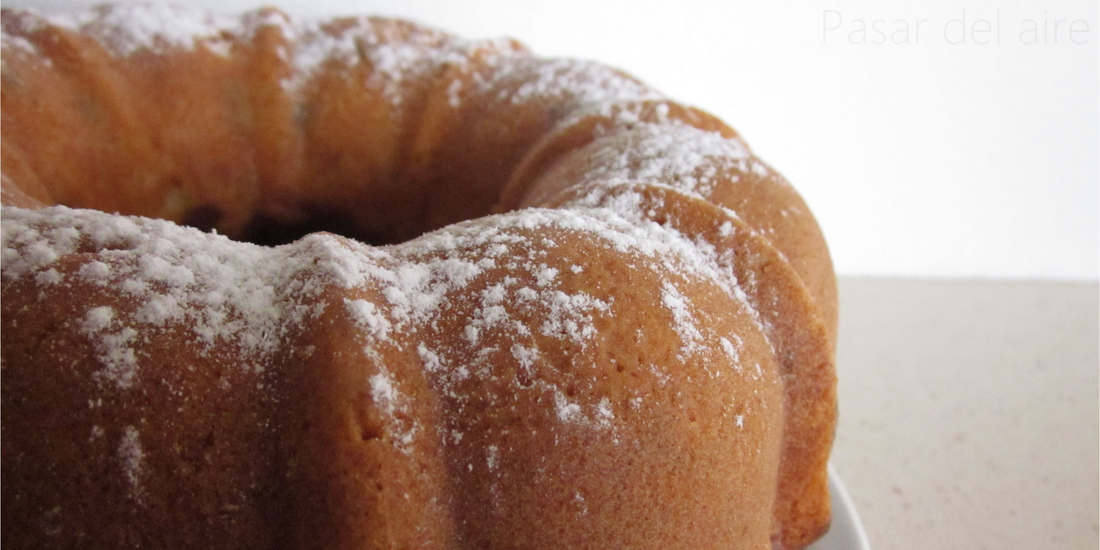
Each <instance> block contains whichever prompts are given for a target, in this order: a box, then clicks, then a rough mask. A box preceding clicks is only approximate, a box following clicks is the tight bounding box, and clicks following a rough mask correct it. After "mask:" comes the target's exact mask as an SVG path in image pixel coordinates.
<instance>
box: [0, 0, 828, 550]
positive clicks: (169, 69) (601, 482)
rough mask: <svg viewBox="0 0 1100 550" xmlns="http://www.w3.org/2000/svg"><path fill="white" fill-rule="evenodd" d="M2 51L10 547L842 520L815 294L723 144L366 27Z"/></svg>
mask: <svg viewBox="0 0 1100 550" xmlns="http://www.w3.org/2000/svg"><path fill="white" fill-rule="evenodd" d="M2 55H3V81H2V88H0V92H2V97H3V98H2V115H3V122H4V131H3V133H2V134H0V139H2V148H0V151H2V155H3V156H2V162H0V171H2V174H3V178H2V182H0V199H2V202H3V205H4V206H3V210H2V212H0V224H2V246H3V248H2V251H3V262H2V265H0V283H2V292H3V295H2V300H0V310H2V311H0V313H2V316H0V327H2V331H3V338H2V340H0V364H2V366H3V376H2V377H0V385H2V392H0V396H2V401H0V415H2V417H3V430H2V432H0V437H2V449H3V452H2V461H0V462H2V464H0V470H2V479H3V490H2V500H3V502H2V510H0V514H2V516H3V518H2V520H3V524H4V527H5V529H4V530H3V532H2V534H0V537H2V539H3V543H4V544H5V545H9V544H10V545H12V547H13V548H65V547H89V548H96V547H111V548H137V547H158V548H196V547H204V548H279V547H293V548H533V549H534V548H537V549H547V548H579V547H590V548H754V549H759V548H768V547H770V548H776V549H786V548H792V549H794V548H803V547H805V546H807V545H808V544H810V543H811V542H812V541H813V540H815V539H816V538H817V537H819V536H820V535H821V534H823V532H824V531H825V529H826V528H827V526H828V522H829V513H830V512H829V501H828V492H827V480H826V477H825V476H826V470H825V467H826V461H827V459H828V453H829V449H830V446H831V442H832V437H833V429H834V425H835V421H836V411H835V402H836V394H835V391H836V390H835V387H836V385H835V384H836V382H835V369H834V348H835V341H836V290H835V277H834V275H833V271H832V265H831V263H830V260H829V255H828V251H827V248H826V246H825V242H824V239H823V238H822V235H821V232H820V230H819V229H818V226H817V224H816V222H815V221H814V219H813V216H812V214H811V213H810V211H809V209H808V207H807V206H806V205H805V203H804V202H803V201H802V199H801V198H800V197H799V196H798V195H797V193H796V192H795V191H794V190H793V188H791V186H790V185H789V184H788V183H787V182H786V181H785V180H784V179H783V178H782V176H780V175H779V174H778V173H777V172H775V171H774V170H773V169H772V168H771V167H769V166H767V165H766V164H764V163H763V162H761V161H760V160H759V159H758V158H757V157H756V156H755V155H754V154H753V153H752V151H751V150H750V149H749V147H748V146H747V145H746V144H745V142H744V140H743V139H742V138H741V137H740V136H739V135H738V134H737V133H736V132H735V131H733V130H732V129H730V128H729V127H728V126H726V125H725V124H724V123H722V122H721V121H719V120H718V119H716V118H715V117H713V116H711V115H709V114H707V113H705V112H703V111H700V110H698V109H694V108H690V107H686V106H683V105H680V104H678V103H675V102H673V101H671V100H669V99H667V98H665V97H664V96H662V95H661V94H660V93H659V92H657V91H655V90H653V89H652V88H650V87H649V86H647V85H645V84H644V83H642V82H639V81H638V80H637V79H635V78H633V77H631V76H629V75H627V74H625V73H623V72H621V71H619V70H616V69H613V68H609V67H606V66H603V65H599V64H596V63H591V62H582V61H574V60H558V59H543V58H539V57H536V56H534V55H532V54H531V53H530V52H529V51H527V49H526V48H524V47H523V46H522V45H520V44H519V43H517V42H515V41H513V40H490V41H469V40H464V39H460V38H458V37H455V36H453V35H450V34H448V33H445V32H442V31H438V30H434V29H429V28H425V27H422V26H419V25H416V24H413V23H409V22H405V21H398V20H392V19H383V18H368V17H358V18H344V19H335V20H330V21H319V22H313V21H292V20H291V19H290V18H289V17H288V16H286V15H285V14H283V13H281V12H279V11H278V10H274V9H264V10H259V11H255V12H250V13H247V14H244V15H241V16H239V17H229V18H226V17H221V16H214V15H211V14H207V13H203V12H196V11H190V10H186V9H182V8H159V7H148V6H102V7H97V8H94V9H92V10H89V11H86V12H79V13H73V14H68V15H60V16H51V17H45V16H41V15H38V14H35V13H33V12H28V11H22V10H11V9H4V10H3V54H2ZM334 232H337V233H339V235H337V234H335V233H334Z"/></svg>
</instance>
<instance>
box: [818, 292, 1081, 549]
mask: <svg viewBox="0 0 1100 550" xmlns="http://www.w3.org/2000/svg"><path fill="white" fill-rule="evenodd" d="M840 302H841V322H840V342H839V349H838V351H837V365H838V367H837V368H838V373H839V376H840V389H839V392H840V398H839V399H840V424H839V427H838V429H837V440H836V446H835V448H834V451H833V455H832V463H833V465H834V467H835V468H836V470H837V472H838V473H839V475H840V477H841V479H843V481H844V484H845V486H846V487H847V488H848V491H849V492H850V493H851V496H852V499H853V501H854V502H855V507H856V509H857V510H858V511H859V514H860V515H861V517H862V520H863V524H864V526H865V528H866V531H867V534H868V537H869V539H870V543H871V547H872V548H874V549H875V550H889V549H907V548H914V549H928V548H944V549H947V548H950V549H956V548H960V549H961V548H966V549H980V548H989V549H1006V550H1012V549H1028V550H1032V549H1039V548H1086V549H1095V548H1097V547H1098V537H1100V534H1098V533H1100V527H1098V516H1100V504H1098V503H1100V491H1098V471H1100V462H1098V456H1097V455H1098V449H1100V442H1098V437H1100V435H1098V434H1100V420H1098V419H1100V406H1098V395H1100V386H1098V376H1097V375H1098V372H1100V357H1098V350H1100V326H1098V325H1100V304H1098V285H1096V284H1094V283H1093V284H1063V283H1024V282H1021V283H1015V282H1013V283H1006V282H979V281H952V280H943V281H917V280H904V279H842V280H841V282H840Z"/></svg>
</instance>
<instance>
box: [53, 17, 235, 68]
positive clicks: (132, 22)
mask: <svg viewBox="0 0 1100 550" xmlns="http://www.w3.org/2000/svg"><path fill="white" fill-rule="evenodd" d="M48 21H49V23H50V24H52V25H56V26H58V27H62V28H66V29H70V30H73V31H77V32H81V33H84V34H87V35H89V36H92V37H94V38H95V39H96V40H98V41H99V42H100V43H102V44H103V45H104V46H106V47H107V49H108V50H109V51H111V52H112V53H113V54H114V55H116V56H119V57H126V56H129V55H133V54H134V53H137V52H139V51H146V50H148V51H152V52H155V53H162V52H164V51H165V50H169V49H183V50H192V49H194V48H195V47H196V45H198V44H202V45H203V46H205V47H206V48H207V49H208V50H210V51H212V52H214V53H216V54H218V55H222V56H225V55H228V54H229V49H228V48H229V44H228V42H227V41H226V39H225V38H224V37H223V33H228V32H229V31H230V30H231V29H234V28H237V25H238V24H237V21H236V19H235V18H231V17H226V16H218V15H216V14H213V13H210V12H206V11H202V10H198V9H193V8H187V7H183V6H179V5H176V6H170V5H165V4H118V5H101V6H96V7H94V8H91V9H88V10H84V11H77V12H72V13H66V14H59V15H53V16H50V17H49V18H48Z"/></svg>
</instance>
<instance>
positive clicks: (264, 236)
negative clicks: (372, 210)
mask: <svg viewBox="0 0 1100 550" xmlns="http://www.w3.org/2000/svg"><path fill="white" fill-rule="evenodd" d="M222 219H223V214H222V212H221V211H220V210H219V209H218V208H217V207H216V206H210V205H202V206H197V207H194V208H191V209H190V210H189V211H188V212H187V213H186V214H185V215H184V216H183V219H182V220H180V223H181V224H182V225H186V226H189V227H194V228H196V229H199V230H201V231H204V232H209V231H212V230H216V229H218V227H219V222H220V221H222ZM321 231H324V232H328V233H335V234H337V235H341V236H344V237H348V238H351V239H355V240H358V241H362V242H364V243H366V244H371V245H384V244H393V238H392V236H390V235H385V234H383V233H372V232H369V231H363V230H361V229H360V228H358V227H357V226H356V223H355V220H354V219H353V218H352V216H350V215H349V214H347V213H345V212H341V211H339V210H336V209H331V208H329V209H315V210H311V211H309V212H308V213H306V214H305V215H304V216H295V217H294V218H286V217H283V218H280V217H277V216H273V215H269V214H263V213H260V214H256V215H255V216H253V217H252V219H251V220H249V222H248V223H247V224H246V225H245V226H244V228H243V229H241V230H240V231H236V232H229V235H228V236H229V237H231V238H233V239H235V240H238V241H243V242H248V243H253V244H258V245H263V246H278V245H281V244H288V243H292V242H294V241H296V240H298V239H300V238H302V237H304V236H306V235H309V234H310V233H317V232H321Z"/></svg>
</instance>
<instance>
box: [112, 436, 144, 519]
mask: <svg viewBox="0 0 1100 550" xmlns="http://www.w3.org/2000/svg"><path fill="white" fill-rule="evenodd" d="M139 436H140V434H139V432H138V430H137V428H135V427H133V426H126V427H125V428H124V429H123V430H122V438H121V439H120V440H119V442H118V451H117V455H118V461H119V463H120V464H121V465H122V475H123V477H124V478H125V479H126V481H127V483H129V485H130V498H132V499H134V500H135V501H138V502H141V501H142V500H143V499H144V490H143V489H142V486H141V476H142V466H143V462H144V460H145V452H144V451H142V449H141V439H140V437H139Z"/></svg>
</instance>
